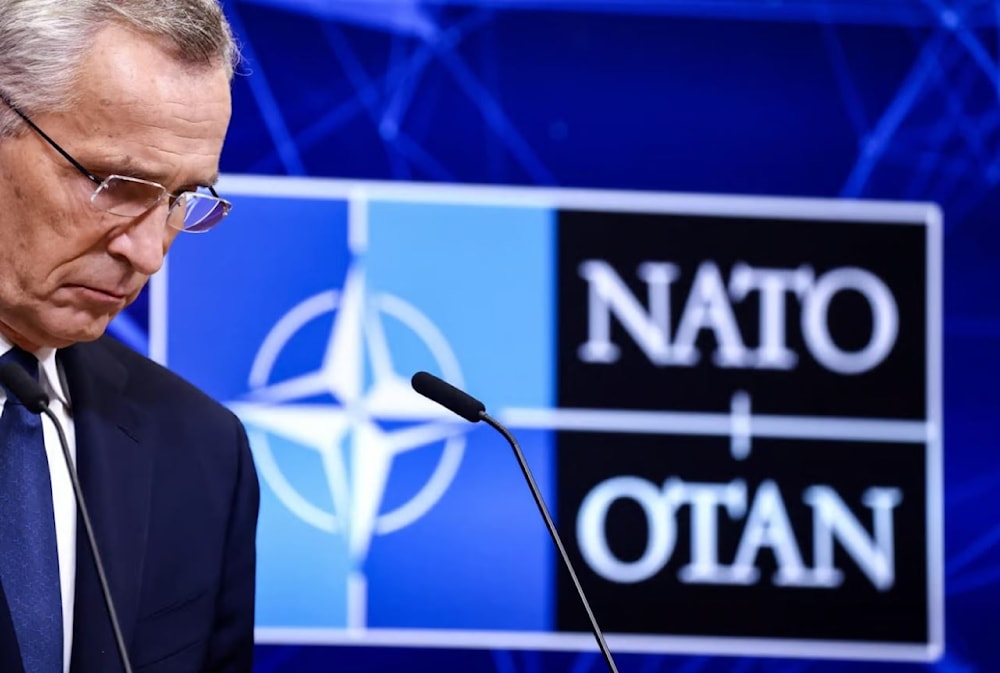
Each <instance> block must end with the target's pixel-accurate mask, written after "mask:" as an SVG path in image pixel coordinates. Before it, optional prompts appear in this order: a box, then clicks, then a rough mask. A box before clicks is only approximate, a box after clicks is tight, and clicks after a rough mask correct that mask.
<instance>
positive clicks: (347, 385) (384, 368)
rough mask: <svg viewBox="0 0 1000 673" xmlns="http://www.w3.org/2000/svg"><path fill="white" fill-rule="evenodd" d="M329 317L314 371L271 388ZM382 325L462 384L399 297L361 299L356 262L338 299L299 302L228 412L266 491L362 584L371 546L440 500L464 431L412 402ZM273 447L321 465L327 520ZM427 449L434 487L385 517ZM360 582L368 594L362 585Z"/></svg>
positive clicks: (432, 333) (427, 328) (449, 359)
mask: <svg viewBox="0 0 1000 673" xmlns="http://www.w3.org/2000/svg"><path fill="white" fill-rule="evenodd" d="M330 314H333V316H334V317H333V321H332V329H331V330H330V333H329V335H328V338H327V342H326V347H325V352H324V353H323V356H322V359H321V362H320V363H319V365H318V367H317V368H316V369H315V370H312V371H306V372H304V373H301V374H298V375H295V376H292V377H290V378H285V379H280V380H276V379H277V377H276V376H275V372H274V369H275V364H276V362H277V359H278V357H279V356H280V355H281V353H282V352H283V350H284V349H285V348H286V346H287V345H288V343H289V341H290V340H291V339H292V338H293V337H294V336H295V335H296V334H297V333H298V332H299V331H300V330H302V329H304V328H306V327H307V326H309V325H310V324H312V323H313V322H314V321H317V320H319V319H321V318H323V317H326V316H329V315H330ZM389 321H395V322H396V323H399V324H400V325H402V326H403V328H405V329H407V330H409V331H410V332H412V333H413V334H414V335H415V336H416V337H417V339H419V340H420V341H421V342H423V344H424V345H425V346H426V348H427V349H428V350H429V352H430V353H431V355H432V357H433V358H434V359H435V360H436V361H437V365H438V367H439V369H440V371H441V372H442V374H443V375H444V376H446V377H448V378H450V379H451V380H454V381H461V371H460V369H459V366H458V362H457V360H456V358H455V355H454V353H453V352H452V350H451V348H450V346H449V345H448V343H447V341H446V340H445V338H444V336H443V335H442V334H441V333H440V331H439V330H438V329H437V328H436V327H435V326H434V324H433V323H432V322H431V321H430V320H429V319H428V318H427V317H426V316H425V315H424V314H423V313H421V312H420V311H419V310H418V309H416V308H414V307H413V306H412V305H410V304H408V303H407V302H405V301H403V300H402V299H400V298H398V297H396V296H393V295H389V294H380V293H373V294H369V293H367V292H366V288H365V275H364V269H363V265H362V263H361V262H360V261H357V262H355V263H354V265H353V266H352V267H351V269H350V270H349V271H348V274H347V278H346V280H345V283H344V286H343V289H342V290H340V291H337V290H330V291H326V292H322V293H320V294H317V295H315V296H313V297H310V298H308V299H306V300H305V301H303V302H301V303H300V304H298V305H297V306H295V307H294V308H293V309H292V310H291V311H289V312H288V313H287V314H286V315H285V316H284V317H282V318H281V319H280V320H279V321H278V322H277V324H275V326H274V327H273V328H272V329H271V331H270V332H269V333H268V335H267V337H266V338H265V339H264V342H263V344H262V345H261V347H260V349H259V351H258V353H257V355H256V357H255V359H254V363H253V367H252V369H251V372H250V377H249V382H248V383H249V391H250V392H249V394H248V395H247V396H246V398H245V399H243V400H240V401H234V402H232V403H230V404H229V407H230V408H231V409H232V410H233V411H234V412H235V413H236V414H237V415H238V416H239V417H240V418H241V419H242V420H243V422H244V424H245V425H246V427H247V430H248V434H249V435H250V440H251V443H252V444H253V447H254V457H255V460H256V463H257V467H258V470H259V472H260V474H261V477H262V478H263V479H264V481H266V482H267V483H268V485H269V486H270V487H271V488H272V490H273V491H274V493H275V494H276V495H277V497H278V499H279V500H280V501H281V502H282V504H284V505H285V506H286V507H287V508H288V509H289V510H290V511H291V512H292V513H294V514H295V515H296V516H297V517H298V518H300V519H301V520H303V521H305V522H306V523H308V524H310V525H311V526H314V527H315V528H318V529H320V530H322V531H325V532H328V533H331V534H337V535H343V536H344V538H345V540H346V542H347V548H348V553H349V556H350V559H351V564H352V566H353V568H354V569H355V570H354V572H355V573H357V574H360V573H361V572H362V567H363V564H364V560H365V557H366V556H367V554H368V550H369V547H370V545H371V541H372V538H373V537H374V536H375V535H384V534H387V533H391V532H393V531H395V530H399V529H400V528H403V527H405V526H407V525H409V524H410V523H412V522H413V521H415V520H417V519H419V518H420V517H421V516H423V515H424V514H425V513H426V512H427V511H428V510H429V509H430V508H431V507H432V506H433V505H434V504H435V503H436V502H437V501H438V500H439V499H440V498H441V496H442V495H443V493H444V492H445V491H446V490H447V488H448V486H449V485H450V483H451V481H452V479H453V478H454V476H455V473H456V472H457V470H458V466H459V464H460V462H461V460H462V454H463V452H464V450H465V433H466V432H467V429H468V428H469V427H470V426H469V425H468V424H467V423H464V422H461V421H456V420H454V416H452V415H451V414H449V413H448V412H447V411H444V410H443V409H441V408H440V407H438V406H437V405H435V404H433V403H431V402H429V401H427V400H425V399H424V398H422V397H420V396H419V395H417V394H416V393H414V392H413V390H412V389H411V388H410V384H409V376H408V375H406V374H403V373H400V372H398V371H396V369H395V367H394V362H393V353H392V350H391V349H390V344H389V340H388V339H387V337H386V324H387V322H389ZM317 399H323V400H326V399H329V400H330V401H329V402H326V401H323V402H317V401H316V400H317ZM269 437H280V438H283V439H285V440H288V441H291V442H293V443H295V444H296V445H297V446H301V447H304V448H305V449H307V450H310V451H314V452H315V453H316V454H318V457H319V459H320V464H321V465H322V468H323V471H324V479H325V485H326V487H327V488H328V489H329V495H330V501H329V502H332V509H331V508H330V507H329V505H325V506H324V505H322V504H318V503H316V502H313V501H311V500H310V499H309V498H307V497H306V496H304V495H303V494H302V493H300V492H299V490H297V488H296V486H295V484H293V483H292V481H291V480H290V479H289V478H288V476H287V475H286V474H285V472H284V471H283V470H282V467H281V461H280V456H278V455H276V452H275V451H274V450H272V446H271V443H270V442H269V441H268V438H269ZM442 443H443V450H442V449H441V446H442ZM430 447H435V448H436V449H437V450H438V451H439V452H440V458H439V460H438V462H437V466H436V467H435V468H434V470H433V472H432V474H431V476H430V479H429V480H428V481H426V482H425V483H424V485H423V486H422V487H421V488H420V489H419V490H418V491H417V492H416V493H415V494H414V495H413V496H412V497H411V498H409V500H407V501H406V502H404V503H403V504H401V505H399V506H396V507H394V508H393V509H391V510H389V511H382V510H383V497H384V495H385V492H386V485H387V482H388V477H389V473H390V470H391V468H392V465H393V460H394V459H395V458H396V457H397V456H399V455H400V454H402V453H404V452H409V451H416V450H421V449H427V450H432V449H431V448H430ZM357 579H361V584H362V585H363V577H361V578H357V577H356V578H355V580H357ZM353 621H356V620H353Z"/></svg>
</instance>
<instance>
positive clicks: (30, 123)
mask: <svg viewBox="0 0 1000 673" xmlns="http://www.w3.org/2000/svg"><path fill="white" fill-rule="evenodd" d="M0 101H3V103H4V105H6V106H7V107H9V108H10V109H11V110H12V111H13V112H14V114H16V115H17V116H18V117H20V118H21V119H23V120H24V123H26V124H27V125H28V126H30V127H31V128H32V129H34V131H35V133H37V134H38V135H40V136H41V137H42V138H43V139H44V140H45V142H47V143H48V144H49V145H51V146H52V149H54V150H55V151H56V152H58V153H59V154H61V155H62V157H63V158H64V159H66V161H68V162H70V163H71V164H73V167H74V168H76V170H78V171H80V172H81V173H83V174H84V175H86V176H87V177H88V178H90V180H91V181H93V182H94V184H97V185H100V184H101V183H102V182H103V181H102V180H101V179H100V178H98V177H97V176H96V175H94V174H93V173H91V172H90V171H88V170H87V169H86V168H84V167H83V165H82V164H80V162H79V161H77V160H76V159H74V158H73V157H71V156H70V155H69V153H67V152H66V150H64V149H63V148H61V147H59V144H58V143H57V142H56V141H55V140H53V139H52V138H50V137H49V135H48V134H47V133H46V132H45V131H43V130H42V129H40V128H38V126H36V125H35V122H33V121H31V119H29V118H28V115H26V114H24V113H23V112H21V110H19V109H18V107H17V106H16V105H14V103H12V102H11V100H10V99H9V98H7V94H5V93H3V92H2V91H0Z"/></svg>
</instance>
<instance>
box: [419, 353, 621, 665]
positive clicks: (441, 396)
mask: <svg viewBox="0 0 1000 673" xmlns="http://www.w3.org/2000/svg"><path fill="white" fill-rule="evenodd" d="M410 383H411V384H412V385H413V389H414V390H416V391H417V392H418V393H420V394H421V395H423V396H424V397H426V398H427V399H429V400H431V401H433V402H437V403H438V404H440V405H441V406H443V407H444V408H445V409H447V410H448V411H451V412H452V413H454V414H457V415H459V416H461V417H462V418H464V419H465V420H467V421H469V422H470V423H478V422H479V421H485V422H486V423H487V424H488V425H490V426H491V427H493V428H494V429H495V430H496V431H497V432H499V433H500V434H501V435H503V437H504V439H506V440H507V442H508V443H509V444H510V447H511V448H512V449H514V456H515V457H516V458H517V463H518V465H520V466H521V473H522V474H524V478H525V480H527V482H528V488H529V489H531V495H532V497H533V498H534V499H535V504H536V505H538V511H539V512H541V515H542V519H543V520H544V521H545V527H546V528H548V529H549V535H550V536H551V537H552V542H553V543H555V546H556V549H557V550H558V551H559V555H560V556H561V557H562V561H563V565H565V566H566V570H567V571H568V572H569V576H570V579H572V580H573V586H574V587H576V593H577V595H578V596H579V597H580V602H581V603H583V609H584V610H586V612H587V617H588V618H589V619H590V630H591V631H592V632H593V633H594V638H596V639H597V646H598V647H599V648H600V650H601V654H602V655H604V661H605V662H607V664H608V668H609V669H610V670H611V673H618V668H617V667H616V666H615V660H614V658H613V657H612V656H611V650H610V649H608V645H607V643H606V642H604V632H602V631H601V627H600V626H598V625H597V619H596V618H595V617H594V612H593V610H591V609H590V602H589V601H587V596H586V594H585V593H584V592H583V587H582V586H581V585H580V580H579V579H577V576H576V570H574V569H573V562H572V561H570V560H569V555H568V554H567V553H566V548H565V547H564V546H563V543H562V539H561V538H560V537H559V532H558V531H557V530H556V525H555V524H554V523H553V522H552V516H551V515H550V514H549V509H548V507H546V506H545V501H544V500H543V499H542V492H541V491H540V490H539V488H538V485H537V484H536V483H535V478H534V476H532V474H531V469H530V468H529V467H528V461H527V460H526V459H525V458H524V453H523V452H522V451H521V447H520V446H518V444H517V440H516V439H514V435H512V434H511V433H510V431H509V430H507V428H505V427H504V426H503V424H501V423H500V422H499V421H498V420H496V419H495V418H493V417H492V416H490V415H489V414H488V413H486V406H485V405H484V404H483V403H482V402H480V401H479V400H477V399H476V398H475V397H473V396H472V395H469V394H468V393H467V392H465V391H464V390H459V389H458V388H456V387H455V386H453V385H451V384H450V383H447V382H446V381H442V380H441V379H439V378H438V377H436V376H434V375H433V374H428V373H427V372H417V373H416V374H414V375H413V378H412V379H411V381H410Z"/></svg>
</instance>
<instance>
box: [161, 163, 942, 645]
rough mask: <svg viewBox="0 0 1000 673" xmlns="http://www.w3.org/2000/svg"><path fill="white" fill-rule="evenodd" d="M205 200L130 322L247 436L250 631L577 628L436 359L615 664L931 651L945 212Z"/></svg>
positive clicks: (682, 202) (307, 637)
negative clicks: (542, 510) (449, 402)
mask: <svg viewBox="0 0 1000 673" xmlns="http://www.w3.org/2000/svg"><path fill="white" fill-rule="evenodd" d="M219 189H220V192H223V193H225V194H226V195H227V196H231V197H232V199H233V201H234V205H235V208H234V211H233V215H232V216H231V217H230V218H229V220H228V221H227V222H226V223H225V224H224V226H222V227H219V228H218V229H217V230H215V231H213V232H212V233H211V235H209V236H204V237H201V236H199V237H182V238H181V239H178V241H177V242H176V244H175V246H174V248H173V249H172V250H171V253H170V256H169V258H168V264H167V267H166V268H165V270H164V272H163V273H161V274H160V275H158V276H157V277H156V278H154V281H153V284H152V287H151V296H150V340H151V351H152V355H153V356H154V358H156V359H158V360H160V361H161V362H164V363H166V364H167V365H168V366H169V367H171V368H172V369H174V370H175V371H177V372H179V373H180V374H181V375H183V376H185V377H186V378H188V379H189V380H191V381H192V382H193V383H195V384H196V385H198V386H200V387H201V388H202V389H204V390H205V391H206V392H207V393H208V394H210V395H211V396H213V397H214V398H215V399H217V400H219V401H221V402H222V403H224V404H226V405H227V406H228V407H229V408H230V409H232V410H233V411H234V412H235V413H236V414H237V415H238V416H239V417H240V418H241V420H242V421H243V423H244V425H245V427H246V428H247V434H248V437H249V439H250V444H251V448H252V450H253V454H254V460H255V463H256V465H257V469H258V473H259V475H260V479H261V514H260V525H259V533H258V593H257V608H258V609H257V634H256V636H257V640H258V642H261V643H303V644H308V643H317V644H324V643H325V644H337V643H359V644H379V645H404V646H442V647H483V648H491V647H492V648H531V649H588V650H592V649H593V646H594V643H593V638H592V636H591V635H590V634H589V633H587V629H586V624H584V623H582V621H581V618H580V615H581V614H582V608H581V606H580V605H579V603H578V597H577V596H576V594H575V591H573V590H572V588H571V587H570V586H569V582H568V580H567V575H566V573H565V569H564V568H563V567H562V566H561V565H559V564H558V563H557V559H556V555H555V553H554V551H553V549H552V545H551V541H550V540H549V538H548V535H547V532H546V529H545V527H544V526H543V525H542V521H541V520H540V518H539V516H538V512H537V510H536V508H535V505H534V501H533V500H532V498H531V495H530V493H529V492H528V489H527V486H526V485H525V483H524V480H523V478H522V476H521V473H520V470H519V468H518V466H517V463H516V461H515V460H514V458H513V456H512V455H511V454H510V450H509V447H508V446H507V445H506V442H505V441H504V440H503V438H502V437H500V436H499V435H498V434H496V433H494V432H492V430H491V429H490V428H488V427H486V426H484V425H482V424H480V425H472V424H469V423H467V422H465V421H464V420H462V419H460V418H458V417H455V416H452V415H450V414H449V413H448V412H446V411H444V410H443V409H440V408H438V407H436V406H434V405H433V404H431V403H430V402H428V401H426V400H425V399H423V398H421V397H420V396H418V395H417V394H416V393H414V392H413V391H412V390H411V389H410V385H409V379H410V377H411V375H412V374H413V373H414V372H415V371H419V370H428V371H431V372H432V373H435V374H437V375H439V376H441V377H442V378H444V379H446V380H448V381H450V382H452V383H454V384H456V385H458V386H460V387H464V388H465V389H467V390H468V391H470V392H471V393H472V394H474V395H475V396H476V397H478V398H480V399H482V400H483V401H484V402H485V403H486V405H487V407H488V409H489V411H490V413H491V415H492V416H494V417H496V418H498V419H499V420H500V421H501V422H503V423H505V424H506V425H508V426H509V427H510V428H511V429H512V430H513V431H514V432H515V434H516V436H517V438H518V440H519V442H520V444H521V446H522V448H523V449H524V451H525V455H526V458H527V460H528V462H529V464H530V465H531V469H532V472H533V473H534V475H535V478H536V480H537V481H538V483H539V486H540V487H541V490H542V495H543V497H544V499H545V500H546V502H547V503H548V504H549V507H550V508H551V509H552V510H553V512H554V513H555V520H556V525H557V526H558V527H559V529H560V531H561V533H562V537H563V538H564V540H565V541H566V543H567V550H568V553H569V555H570V557H571V558H575V559H576V564H577V570H578V572H579V573H580V577H581V581H582V583H583V585H584V587H585V588H586V589H587V591H588V592H589V594H590V598H591V604H592V605H593V606H595V613H596V615H597V618H598V620H599V621H600V623H601V624H603V625H604V627H605V628H606V629H607V630H608V631H609V632H611V635H610V636H609V638H608V642H609V645H610V646H611V647H612V649H613V650H614V651H619V652H625V651H633V652H673V653H694V652H702V653H725V654H737V655H740V654H744V655H745V654H752V655H768V656H802V655H807V656H810V657H817V656H821V657H834V658H850V659H859V658H860V659H866V658H882V659H896V660H901V661H926V660H929V659H933V658H935V657H936V656H938V653H939V652H940V651H941V647H942V642H943V591H942V589H943V585H942V581H943V580H942V563H941V560H942V559H941V552H940V550H941V544H940V542H941V538H942V535H941V520H942V516H941V512H942V502H941V497H940V495H941V490H940V484H941V462H942V460H941V442H940V433H939V424H940V381H941V379H940V339H939V335H938V333H937V331H936V329H937V328H936V327H935V326H936V325H939V324H940V320H939V316H940V264H939V260H940V246H939V245H938V241H939V231H940V226H939V224H940V222H939V218H938V214H937V211H936V210H935V209H934V208H928V207H927V205H926V204H858V203H849V202H837V201H820V200H805V199H802V200H797V199H772V198H753V197H736V196H717V195H676V194H675V195H670V194H640V193H625V192H597V191H588V190H542V189H513V188H499V187H498V188H489V187H482V188H480V187H455V186H446V185H445V186H430V185H419V184H405V183H369V182H365V183H362V182H340V181H332V180H308V179H289V178H261V177H227V178H226V179H225V180H223V182H222V183H221V184H220V186H219ZM824 237H826V238H824ZM856 240H865V241H866V242H867V245H865V246H858V245H856V244H855V243H854V241H856ZM779 244H780V245H779ZM879 246H882V247H884V248H885V249H886V250H890V251H891V252H892V254H888V253H885V254H883V253H882V252H880V250H881V249H882V248H880V247H879ZM901 246H902V247H901ZM778 250H780V251H781V253H780V255H778V253H777V252H776V251H778ZM873 250H874V251H875V252H872V251H873ZM902 253H906V254H902ZM859 255H860V257H859ZM865 255H874V257H872V258H871V259H869V258H868V257H865ZM886 260H890V261H886ZM869 267H870V268H869ZM726 275H729V276H730V280H729V282H726V281H725V276H726ZM921 279H922V280H921ZM672 295H674V296H673V297H672ZM750 295H754V296H753V297H751V296H750ZM841 295H844V298H843V302H842V301H841V299H840V298H839V297H840V296H841ZM834 297H838V299H837V302H834ZM672 299H673V302H672V301H671V300H672ZM844 302H846V303H844ZM800 305H801V307H800ZM834 311H847V314H837V315H839V316H840V317H839V318H837V319H836V320H834V319H833V318H831V316H832V315H833V313H832V312H834ZM852 311H853V313H852ZM855 313H856V314H857V315H859V316H862V317H861V318H859V319H858V321H854V320H853V316H854V315H855ZM869 314H870V317H868V316H869ZM843 315H849V316H852V320H851V321H845V320H844V319H843ZM828 318H829V320H828ZM855 322H857V329H853V328H852V329H853V331H850V330H849V332H850V333H849V334H848V336H849V337H850V338H848V339H847V340H846V341H838V339H840V338H841V337H842V336H843V333H842V332H843V329H844V325H846V324H848V323H850V324H851V325H854V324H855ZM675 325H676V329H674V326H675ZM922 326H923V327H922ZM904 327H905V329H904ZM834 331H836V336H835V335H834ZM855 332H857V334H858V335H860V337H861V338H858V339H855V338H854V337H855V336H857V335H856V334H854V333H855ZM852 335H854V336H852ZM702 351H704V353H702ZM713 351H714V352H713ZM709 354H711V355H709ZM884 363H887V364H884ZM883 365H884V366H883ZM890 365H891V366H890ZM869 370H871V371H869ZM900 372H902V376H903V377H904V378H900ZM862 377H864V378H862ZM883 384H884V385H883ZM880 386H881V387H880ZM803 391H806V392H807V393H808V394H804V393H803ZM900 391H902V392H900ZM751 393H752V394H751ZM903 393H905V394H903ZM824 395H825V396H826V397H824ZM727 406H728V407H730V408H729V411H725V409H726V407H727ZM886 446H888V447H890V449H891V450H894V451H895V453H892V454H890V453H889V450H887V449H886V448H885V447H886ZM880 456H881V457H882V458H879V457H880ZM887 456H888V457H887ZM869 458H871V459H872V460H875V459H879V460H881V462H879V463H878V464H877V465H874V466H872V465H868V464H867V463H864V465H865V467H862V468H860V469H859V467H858V466H859V465H861V464H862V462H861V461H862V460H868V459H869ZM821 459H822V460H821ZM796 461H799V462H796ZM875 468H878V469H879V470H882V472H875V471H873V470H875ZM858 479H861V481H858ZM782 489H783V490H782ZM751 494H753V495H752V497H751ZM751 501H752V502H751ZM619 504H621V505H622V506H621V507H619ZM613 505H614V507H615V511H614V512H613V511H611V510H612V506H613ZM630 505H631V509H629V506H630ZM723 505H725V507H723ZM786 505H787V506H786ZM723 511H724V512H725V513H726V514H725V516H723V515H722V514H721V513H720V512H723ZM748 512H749V513H748ZM623 517H624V518H623ZM685 517H687V519H689V520H690V521H691V522H692V523H690V524H685V527H684V528H681V527H680V526H681V524H677V521H679V520H682V519H684V518H685ZM744 518H745V519H747V523H746V525H745V526H743V527H742V528H740V527H739V525H738V524H739V523H740V522H741V521H742V520H743V519H744ZM897 519H898V521H899V528H898V530H900V531H907V532H906V534H905V535H902V534H901V535H898V536H897V534H896V533H895V532H894V531H895V530H897V529H896V528H895V527H894V526H895V522H896V521H897ZM694 522H697V524H698V525H695V523H694ZM817 522H818V523H817ZM869 527H870V528H871V530H869ZM897 537H898V538H899V539H898V540H897V539H896V538H897ZM810 538H811V541H812V545H809V544H805V543H806V542H809V540H810ZM643 540H645V541H646V542H645V543H644V544H645V548H643V547H642V546H641V545H642V544H643ZM637 543H638V544H639V545H640V546H636V545H637ZM837 545H840V547H843V549H844V550H845V551H846V555H845V551H837V549H839V547H837ZM764 548H766V549H764ZM897 548H898V550H899V553H900V557H901V558H906V559H907V560H908V561H907V565H906V568H905V572H904V569H903V566H897V564H896V563H895V557H896V549H897ZM762 549H763V552H762V553H760V554H758V552H761V550H762ZM741 550H742V551H741ZM772 552H773V553H775V554H777V556H776V558H777V559H778V564H779V566H780V569H781V571H782V572H779V573H777V574H776V575H774V576H773V577H772V573H771V572H770V566H769V565H768V564H769V563H770V561H769V560H768V559H769V557H768V554H772ZM758 556H760V557H761V558H762V559H763V560H762V561H761V563H760V564H759V567H758V564H757V559H758ZM914 559H918V560H919V559H924V561H915V560H914ZM685 564H686V565H685ZM897 571H898V572H897ZM775 577H776V578H777V580H775V579H774V578H775ZM720 596H724V598H723V599H721V600H723V601H724V602H725V604H726V605H728V606H730V607H731V608H732V607H733V606H740V607H739V609H731V610H729V611H727V613H726V614H725V615H722V614H721V613H719V612H717V611H714V610H709V609H704V606H706V605H716V604H718V603H719V600H720ZM668 604H669V605H672V606H673V609H672V610H667V611H664V610H658V609H657V606H660V605H668ZM859 605H860V606H862V607H858V606H859ZM914 605H915V606H918V607H919V609H910V606H914ZM817 606H819V607H817ZM876 608H877V609H878V610H881V612H879V613H875V612H872V611H873V610H874V609H876ZM859 610H860V611H862V612H864V611H866V610H867V611H869V612H871V614H879V615H882V616H883V617H884V618H878V619H871V620H868V621H865V620H863V619H857V618H856V614H855V613H856V611H859ZM900 614H902V615H904V617H905V619H904V618H897V616H898V615H900ZM763 616H767V617H766V618H764V617H763ZM723 617H725V619H723ZM814 617H816V618H815V619H814ZM876 622H877V624H876ZM803 624H804V625H806V626H807V627H808V628H806V627H802V628H800V625H803ZM872 624H876V625H877V626H878V628H875V627H874V626H872ZM882 624H888V625H889V626H888V627H883V626H881V625H882Z"/></svg>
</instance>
